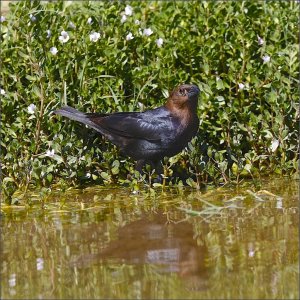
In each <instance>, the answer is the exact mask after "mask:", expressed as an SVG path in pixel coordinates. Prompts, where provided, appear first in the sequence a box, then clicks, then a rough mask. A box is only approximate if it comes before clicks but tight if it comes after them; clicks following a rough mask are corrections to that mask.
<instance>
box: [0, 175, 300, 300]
mask: <svg viewBox="0 0 300 300" xmlns="http://www.w3.org/2000/svg"><path fill="white" fill-rule="evenodd" d="M298 199H299V182H298V181H296V180H290V179H276V180H265V181H263V182H260V184H259V185H257V184H256V185H254V184H253V183H248V184H245V186H244V187H240V188H236V187H223V188H219V189H211V190H209V191H206V192H198V191H193V190H191V189H182V190H177V189H172V190H166V191H164V192H161V191H159V190H157V192H156V195H147V194H140V195H132V194H130V191H129V190H127V189H107V188H101V187H96V188H90V189H87V190H85V191H71V192H67V193H60V192H53V193H52V194H50V195H49V196H48V197H47V199H44V200H43V201H41V198H40V197H39V196H38V195H34V194H33V195H32V196H31V199H30V200H31V207H25V206H19V207H14V206H13V207H11V208H10V207H7V206H2V249H1V250H2V255H1V299H18V298H19V299H20V298H22V299H112V298H114V299H176V298H177V299H245V298H251V299H299V284H298V279H299V265H298V263H299V235H298V232H299V230H298V229H299V228H298V225H299V206H298Z"/></svg>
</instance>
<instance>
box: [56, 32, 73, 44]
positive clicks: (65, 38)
mask: <svg viewBox="0 0 300 300" xmlns="http://www.w3.org/2000/svg"><path fill="white" fill-rule="evenodd" d="M58 39H59V41H60V42H62V43H66V42H67V41H68V40H69V39H70V36H69V34H68V33H67V32H66V31H64V30H63V31H62V32H61V33H60V37H59V38H58Z"/></svg>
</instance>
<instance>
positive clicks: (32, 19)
mask: <svg viewBox="0 0 300 300" xmlns="http://www.w3.org/2000/svg"><path fill="white" fill-rule="evenodd" d="M29 18H30V20H31V22H35V21H36V17H35V16H34V15H32V14H31V15H30V16H29Z"/></svg>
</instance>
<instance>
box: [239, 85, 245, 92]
mask: <svg viewBox="0 0 300 300" xmlns="http://www.w3.org/2000/svg"><path fill="white" fill-rule="evenodd" d="M244 88H245V85H244V84H243V83H239V90H241V91H242V90H243V89H244Z"/></svg>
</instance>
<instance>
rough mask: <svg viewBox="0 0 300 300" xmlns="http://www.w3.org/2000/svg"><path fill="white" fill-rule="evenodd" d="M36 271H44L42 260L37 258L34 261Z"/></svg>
mask: <svg viewBox="0 0 300 300" xmlns="http://www.w3.org/2000/svg"><path fill="white" fill-rule="evenodd" d="M36 269H37V270H38V271H41V270H43V269H44V260H43V259H42V258H37V259H36Z"/></svg>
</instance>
